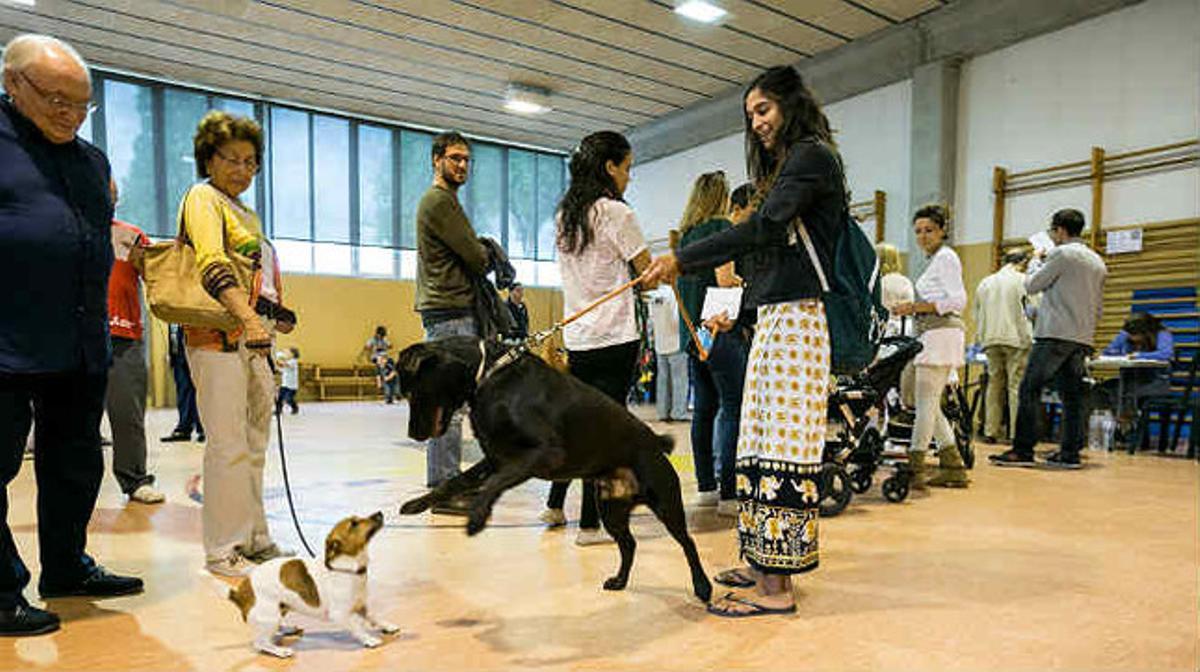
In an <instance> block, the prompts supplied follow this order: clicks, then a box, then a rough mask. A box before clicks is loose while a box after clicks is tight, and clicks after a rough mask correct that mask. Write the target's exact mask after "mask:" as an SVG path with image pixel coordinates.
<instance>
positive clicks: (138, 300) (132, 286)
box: [108, 219, 150, 341]
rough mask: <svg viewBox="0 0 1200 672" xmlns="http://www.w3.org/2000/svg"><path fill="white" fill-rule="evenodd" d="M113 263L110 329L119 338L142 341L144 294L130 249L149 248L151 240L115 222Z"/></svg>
mask: <svg viewBox="0 0 1200 672" xmlns="http://www.w3.org/2000/svg"><path fill="white" fill-rule="evenodd" d="M112 242H113V252H114V254H115V255H116V259H115V261H114V262H113V267H112V274H111V275H109V278H108V330H109V333H111V334H112V335H113V336H116V337H118V338H129V339H132V340H135V341H140V340H142V297H141V292H140V291H139V287H138V284H139V282H140V280H139V279H138V274H137V270H135V269H134V267H133V264H131V263H129V250H130V249H131V248H132V247H133V246H134V245H137V246H139V247H145V246H147V245H149V244H150V239H149V238H147V237H146V234H145V233H143V232H142V230H141V229H139V228H137V227H136V226H134V225H132V224H126V223H125V222H122V221H120V220H116V219H114V220H113V223H112Z"/></svg>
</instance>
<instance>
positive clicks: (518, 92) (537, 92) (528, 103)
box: [504, 82, 553, 114]
mask: <svg viewBox="0 0 1200 672" xmlns="http://www.w3.org/2000/svg"><path fill="white" fill-rule="evenodd" d="M504 109H506V110H508V111H509V112H515V113H517V114H545V113H547V112H549V111H550V110H551V109H553V108H551V107H550V91H549V90H548V89H544V88H542V87H539V86H531V85H529V84H519V83H516V82H514V83H512V84H509V85H508V90H507V91H506V92H505V94H504Z"/></svg>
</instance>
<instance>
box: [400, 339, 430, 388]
mask: <svg viewBox="0 0 1200 672" xmlns="http://www.w3.org/2000/svg"><path fill="white" fill-rule="evenodd" d="M438 361H439V358H438V354H437V353H436V352H434V351H433V350H430V349H428V348H426V347H424V345H423V344H420V343H418V344H417V345H413V346H411V347H408V348H406V349H405V350H404V351H403V352H401V353H400V354H399V355H398V356H397V357H396V373H397V374H399V378H400V394H401V395H403V396H408V394H409V392H411V391H412V387H413V382H414V381H416V379H417V377H418V376H421V375H425V374H428V373H429V372H431V371H433V369H434V368H435V367H436V366H437V364H438Z"/></svg>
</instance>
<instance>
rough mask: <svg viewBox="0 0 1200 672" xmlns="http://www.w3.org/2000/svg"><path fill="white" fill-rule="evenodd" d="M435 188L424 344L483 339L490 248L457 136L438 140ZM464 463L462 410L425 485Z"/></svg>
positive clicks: (426, 208)
mask: <svg viewBox="0 0 1200 672" xmlns="http://www.w3.org/2000/svg"><path fill="white" fill-rule="evenodd" d="M432 160H433V186H431V187H430V188H429V191H427V192H425V196H423V197H422V198H421V203H420V204H419V205H418V206H417V306H416V308H417V312H419V313H420V314H421V324H422V326H424V327H425V340H426V341H437V340H440V339H443V338H447V337H450V336H478V335H479V325H478V324H476V322H475V313H474V308H473V306H474V296H475V295H474V289H473V288H472V280H471V278H472V277H473V276H478V275H483V273H484V272H485V271H486V270H487V263H488V256H487V250H486V248H485V247H484V246H483V244H482V243H480V242H479V238H478V237H476V235H475V230H474V229H473V228H471V222H470V221H469V220H468V219H467V215H466V213H465V212H464V211H463V209H462V205H460V204H459V202H458V189H459V187H461V186H462V185H464V184H466V182H467V175H468V166H470V162H471V147H470V145H468V144H467V140H466V138H464V137H463V136H461V135H459V134H458V133H454V132H448V133H442V134H440V135H438V136H437V137H435V138H434V139H433V151H432ZM461 461H462V411H459V412H458V413H455V414H454V419H453V420H452V421H451V423H450V427H449V428H448V429H447V430H446V433H445V434H443V435H442V436H440V437H438V438H435V439H429V441H428V442H427V444H426V452H425V463H426V465H425V482H426V484H427V485H428V486H429V487H431V488H433V487H436V486H437V485H438V484H440V483H441V482H442V481H445V480H447V479H450V478H453V477H454V476H457V475H458V473H459V464H460V463H461ZM468 503H469V499H468V498H467V497H465V496H460V497H456V498H454V499H451V500H450V501H448V502H445V503H443V504H440V505H438V506H436V507H434V509H433V512H434V513H445V514H453V515H467V513H468Z"/></svg>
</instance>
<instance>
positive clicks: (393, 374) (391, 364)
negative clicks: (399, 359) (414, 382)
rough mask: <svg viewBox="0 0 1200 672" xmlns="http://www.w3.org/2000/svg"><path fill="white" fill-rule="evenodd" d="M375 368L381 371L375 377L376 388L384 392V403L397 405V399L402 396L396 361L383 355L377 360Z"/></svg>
mask: <svg viewBox="0 0 1200 672" xmlns="http://www.w3.org/2000/svg"><path fill="white" fill-rule="evenodd" d="M375 366H376V368H377V369H379V375H377V376H376V377H375V382H376V386H377V387H378V388H379V389H381V390H383V399H384V401H385V402H386V403H389V404H391V403H395V398H396V397H398V396H400V374H399V372H397V371H396V361H395V360H393V359H392V358H391V357H388V356H387V355H386V354H382V355H379V356H378V357H376V358H375Z"/></svg>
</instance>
